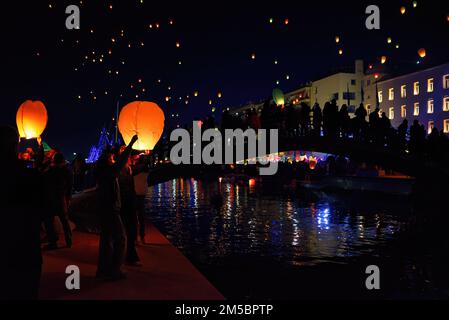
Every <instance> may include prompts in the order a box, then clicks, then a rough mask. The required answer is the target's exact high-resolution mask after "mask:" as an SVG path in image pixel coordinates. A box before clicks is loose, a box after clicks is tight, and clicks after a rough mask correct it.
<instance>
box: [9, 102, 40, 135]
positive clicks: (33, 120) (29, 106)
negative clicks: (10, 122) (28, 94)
mask: <svg viewBox="0 0 449 320" xmlns="http://www.w3.org/2000/svg"><path fill="white" fill-rule="evenodd" d="M47 121H48V115H47V109H45V105H44V104H43V103H42V102H41V101H31V100H27V101H25V102H24V103H22V105H21V106H20V107H19V110H17V116H16V122H17V130H18V131H19V135H20V137H21V138H25V139H34V138H38V137H40V136H41V134H42V133H43V132H44V130H45V128H46V127H47Z"/></svg>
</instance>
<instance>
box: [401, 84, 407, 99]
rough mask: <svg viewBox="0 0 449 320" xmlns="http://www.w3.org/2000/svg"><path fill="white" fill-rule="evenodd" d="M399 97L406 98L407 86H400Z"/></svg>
mask: <svg viewBox="0 0 449 320" xmlns="http://www.w3.org/2000/svg"><path fill="white" fill-rule="evenodd" d="M401 98H407V86H405V85H404V86H401Z"/></svg>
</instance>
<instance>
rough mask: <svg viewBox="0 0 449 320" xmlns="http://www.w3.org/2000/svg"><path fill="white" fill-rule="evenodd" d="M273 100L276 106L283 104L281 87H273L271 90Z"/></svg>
mask: <svg viewBox="0 0 449 320" xmlns="http://www.w3.org/2000/svg"><path fill="white" fill-rule="evenodd" d="M273 100H274V103H276V105H277V106H283V105H284V103H285V98H284V93H283V92H282V90H281V89H278V88H276V89H274V90H273Z"/></svg>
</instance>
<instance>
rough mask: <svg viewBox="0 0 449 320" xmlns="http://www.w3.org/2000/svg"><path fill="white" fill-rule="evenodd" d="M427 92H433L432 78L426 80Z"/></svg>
mask: <svg viewBox="0 0 449 320" xmlns="http://www.w3.org/2000/svg"><path fill="white" fill-rule="evenodd" d="M427 92H433V78H432V79H429V80H427Z"/></svg>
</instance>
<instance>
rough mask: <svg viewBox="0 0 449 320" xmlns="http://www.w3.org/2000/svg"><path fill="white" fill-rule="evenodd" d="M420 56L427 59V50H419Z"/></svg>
mask: <svg viewBox="0 0 449 320" xmlns="http://www.w3.org/2000/svg"><path fill="white" fill-rule="evenodd" d="M418 55H419V56H420V57H421V58H425V57H426V55H427V52H426V49H424V48H421V49H419V50H418Z"/></svg>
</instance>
